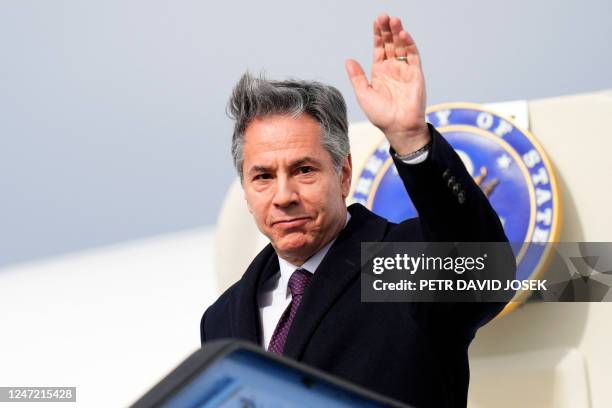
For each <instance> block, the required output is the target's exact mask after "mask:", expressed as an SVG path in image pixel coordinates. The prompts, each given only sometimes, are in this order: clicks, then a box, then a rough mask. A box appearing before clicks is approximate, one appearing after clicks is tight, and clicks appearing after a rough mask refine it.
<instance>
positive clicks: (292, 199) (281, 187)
mask: <svg viewBox="0 0 612 408" xmlns="http://www.w3.org/2000/svg"><path fill="white" fill-rule="evenodd" d="M298 199H299V195H298V192H297V190H296V189H295V186H294V185H293V183H291V180H287V179H283V178H281V177H279V178H278V181H277V184H276V191H275V194H274V200H273V203H274V205H275V206H277V207H282V208H285V207H289V206H291V205H294V204H296V203H297V202H298Z"/></svg>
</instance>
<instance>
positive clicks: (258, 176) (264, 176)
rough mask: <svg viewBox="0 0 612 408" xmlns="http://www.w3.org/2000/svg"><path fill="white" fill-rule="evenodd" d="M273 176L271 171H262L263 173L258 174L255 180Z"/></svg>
mask: <svg viewBox="0 0 612 408" xmlns="http://www.w3.org/2000/svg"><path fill="white" fill-rule="evenodd" d="M271 178H272V176H271V175H270V174H269V173H262V174H258V175H256V176H255V177H254V178H253V180H269V179H271Z"/></svg>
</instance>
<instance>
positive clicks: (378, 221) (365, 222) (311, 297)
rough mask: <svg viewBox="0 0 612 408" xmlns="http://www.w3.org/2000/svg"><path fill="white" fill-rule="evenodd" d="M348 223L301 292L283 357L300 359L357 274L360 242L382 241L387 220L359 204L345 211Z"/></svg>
mask: <svg viewBox="0 0 612 408" xmlns="http://www.w3.org/2000/svg"><path fill="white" fill-rule="evenodd" d="M348 210H349V212H350V213H351V219H350V221H349V223H348V225H347V226H346V227H345V228H344V230H342V232H341V233H340V235H339V236H338V238H337V239H336V242H334V244H333V245H332V246H331V248H330V250H329V252H328V253H327V255H326V256H325V258H324V259H323V261H322V262H321V264H320V265H319V267H318V268H317V271H316V272H315V274H314V276H313V278H312V281H311V283H310V285H309V286H308V288H307V289H306V291H305V292H304V295H303V298H302V302H301V304H300V307H299V309H298V311H297V314H296V316H295V319H294V321H293V324H292V326H291V330H290V331H289V334H288V336H287V342H286V343H285V349H284V352H283V354H284V355H287V356H289V357H292V358H294V359H298V360H299V359H300V357H301V355H302V353H303V351H304V349H305V347H306V345H307V344H308V341H309V339H310V337H311V336H312V334H313V333H314V331H315V329H316V328H317V326H318V325H319V322H320V321H321V319H322V318H323V316H324V315H325V313H326V312H327V311H328V310H329V308H330V307H332V306H333V304H334V303H335V302H336V301H337V300H338V298H339V297H340V296H341V294H342V292H343V291H344V290H345V288H346V287H347V286H348V285H349V284H350V283H351V282H353V281H354V280H355V279H356V278H357V277H358V276H359V272H360V263H361V242H378V241H381V240H382V238H383V237H384V234H385V230H386V228H387V220H385V219H384V218H381V217H379V216H377V215H375V214H373V213H371V212H370V211H369V210H367V209H366V208H365V207H363V206H362V205H359V204H353V205H351V206H350V207H349V208H348Z"/></svg>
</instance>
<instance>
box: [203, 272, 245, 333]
mask: <svg viewBox="0 0 612 408" xmlns="http://www.w3.org/2000/svg"><path fill="white" fill-rule="evenodd" d="M240 290H241V281H238V282H236V283H234V284H233V285H232V286H230V287H229V288H228V289H227V290H226V291H225V292H223V294H221V296H219V298H218V299H217V300H216V301H215V302H214V303H213V304H212V305H210V306H208V308H207V309H206V311H205V312H204V314H203V315H202V318H201V319H200V340H201V342H202V343H204V342H205V341H206V340H211V337H212V335H213V334H214V333H218V332H219V331H220V330H221V331H223V330H224V328H225V330H229V326H228V321H229V316H230V314H231V310H232V303H233V302H234V301H235V299H238V297H239V293H240ZM215 337H216V336H215Z"/></svg>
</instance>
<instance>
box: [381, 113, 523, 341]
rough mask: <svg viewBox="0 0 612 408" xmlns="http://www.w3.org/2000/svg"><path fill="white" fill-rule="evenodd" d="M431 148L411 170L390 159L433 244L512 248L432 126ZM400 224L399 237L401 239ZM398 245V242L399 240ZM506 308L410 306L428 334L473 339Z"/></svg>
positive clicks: (510, 260) (508, 260) (511, 266)
mask: <svg viewBox="0 0 612 408" xmlns="http://www.w3.org/2000/svg"><path fill="white" fill-rule="evenodd" d="M428 126H429V130H430V133H431V137H432V144H431V148H430V150H429V154H428V156H427V158H426V159H425V160H424V161H423V162H421V163H418V164H406V163H404V162H403V161H401V160H399V159H397V158H396V157H395V154H394V153H395V152H394V151H393V149H391V157H393V161H394V164H395V167H396V168H397V171H398V174H399V176H400V178H401V179H402V182H403V183H404V186H405V188H406V191H407V192H408V194H409V196H410V198H411V200H412V202H413V204H414V206H415V208H416V210H417V212H418V214H419V225H420V228H421V232H422V235H423V238H424V241H428V242H506V243H507V242H508V238H507V237H506V234H505V232H504V229H503V227H502V225H501V222H500V220H499V217H498V216H497V213H496V212H495V210H493V208H492V207H491V204H490V203H489V201H488V199H487V198H486V196H485V195H484V193H483V192H482V190H481V189H480V187H479V186H478V185H476V183H475V182H474V180H473V178H472V177H471V175H470V174H469V173H468V171H467V170H466V168H465V166H464V165H463V162H462V161H461V159H460V158H459V156H458V155H457V153H456V152H455V151H454V149H453V148H452V147H451V146H450V145H449V144H448V142H447V141H446V140H445V139H444V138H443V137H442V135H440V133H438V131H437V130H436V129H435V128H434V127H433V126H432V125H431V124H428ZM401 227H402V224H400V236H401ZM398 240H399V239H398ZM504 264H505V265H508V268H505V269H507V272H506V270H505V269H504V274H505V276H507V277H509V278H510V276H512V277H513V276H514V272H515V261H514V256H513V255H512V251H511V248H510V246H509V245H507V247H506V251H505V253H504ZM504 306H505V303H502V302H495V303H491V302H489V303H484V302H481V303H467V302H465V303H452V302H436V303H434V302H432V303H411V304H410V306H409V307H410V308H412V310H411V311H412V313H411V314H412V316H414V317H416V320H417V323H418V324H420V325H421V326H422V327H423V328H424V329H425V330H426V331H428V332H438V331H445V332H447V331H449V330H450V331H452V332H453V333H460V334H461V335H462V336H464V337H469V338H471V337H473V335H474V334H475V332H476V330H477V329H478V327H480V326H482V325H483V324H485V323H486V322H488V321H489V320H491V319H492V318H493V317H495V316H496V315H497V314H498V313H499V312H500V311H501V310H502V309H503V307H504Z"/></svg>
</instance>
